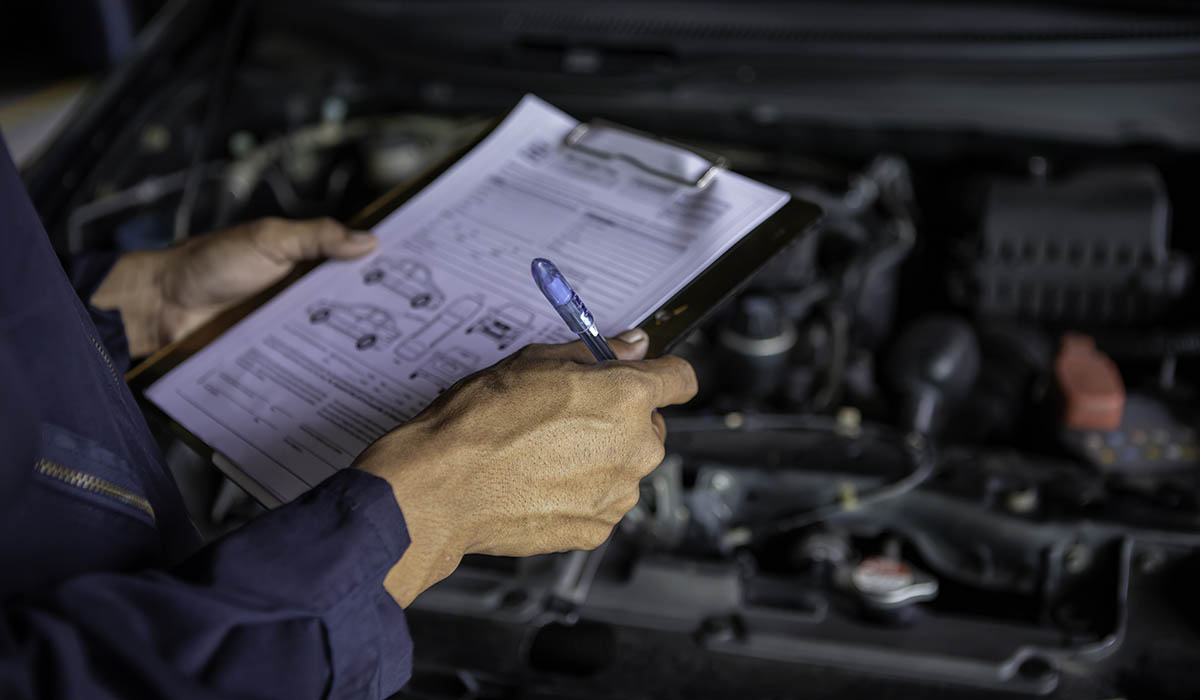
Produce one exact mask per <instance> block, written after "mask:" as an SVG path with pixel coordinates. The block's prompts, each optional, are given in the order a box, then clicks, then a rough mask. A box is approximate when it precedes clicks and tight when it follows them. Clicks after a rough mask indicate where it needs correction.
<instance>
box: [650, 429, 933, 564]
mask: <svg viewBox="0 0 1200 700" xmlns="http://www.w3.org/2000/svg"><path fill="white" fill-rule="evenodd" d="M743 421H744V422H743V424H742V428H741V429H742V430H745V429H747V428H750V429H760V430H761V429H774V430H789V429H790V430H809V431H820V432H830V433H836V434H839V435H843V436H845V435H846V434H847V427H846V426H844V425H842V424H840V423H838V422H837V421H836V420H834V419H832V418H826V417H821V416H745V417H744V418H743ZM678 422H679V421H675V422H672V426H671V429H672V432H673V433H678V432H680V430H681V429H682V430H683V431H685V432H686V431H687V428H688V426H687V424H686V423H685V424H684V425H682V426H681V425H678ZM853 436H854V437H856V438H862V437H866V438H869V439H875V440H880V441H884V442H892V443H898V444H899V445H900V446H901V447H902V449H903V451H904V454H905V455H906V456H907V457H908V461H909V462H910V464H911V466H912V470H911V471H910V472H909V473H908V474H906V475H905V476H904V477H902V478H900V479H898V480H896V481H894V482H892V483H890V484H885V485H883V486H880V487H878V488H875V489H872V490H870V491H867V492H865V493H863V494H860V495H857V496H856V497H855V498H854V499H853V500H852V501H850V502H845V501H842V502H837V503H829V504H827V505H824V506H819V507H817V508H813V509H810V510H806V511H803V512H800V513H794V514H792V515H785V516H782V517H780V518H776V519H773V520H771V521H768V522H764V523H758V524H754V525H747V526H743V527H737V528H733V529H731V530H729V531H728V532H727V533H725V535H724V536H723V537H722V538H721V542H720V545H721V548H722V549H725V550H731V549H735V548H737V547H742V546H745V545H748V544H750V543H751V542H755V541H757V540H760V539H762V538H765V537H773V536H777V535H782V534H785V533H788V532H792V531H795V530H799V529H801V528H805V527H809V526H810V525H815V524H816V523H819V522H821V521H823V520H828V519H829V518H832V517H835V516H837V515H839V514H841V513H846V512H852V511H858V510H862V509H863V508H869V507H871V506H873V505H876V504H878V503H881V502H883V501H887V500H890V499H893V498H896V497H898V496H902V495H904V494H906V493H910V492H912V491H913V490H915V489H916V488H918V487H919V486H921V485H922V484H924V483H925V482H926V481H928V480H929V478H930V477H932V476H933V475H934V474H935V473H936V472H937V458H936V454H935V451H934V449H933V446H932V445H931V444H930V443H929V441H928V440H926V439H925V437H924V436H922V435H920V434H918V433H910V434H908V435H903V436H902V435H900V434H899V433H897V432H896V431H894V430H891V429H889V428H886V427H884V426H868V425H863V426H859V427H857V428H856V429H854V432H853Z"/></svg>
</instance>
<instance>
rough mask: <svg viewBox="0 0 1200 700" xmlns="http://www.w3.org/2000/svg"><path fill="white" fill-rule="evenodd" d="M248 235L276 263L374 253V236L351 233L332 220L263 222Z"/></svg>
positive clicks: (272, 220) (276, 220)
mask: <svg viewBox="0 0 1200 700" xmlns="http://www.w3.org/2000/svg"><path fill="white" fill-rule="evenodd" d="M251 235H252V236H253V238H254V242H255V244H256V245H257V246H258V248H259V250H261V251H262V252H263V253H264V254H266V255H267V256H269V257H271V258H272V259H274V260H276V261H278V262H287V263H293V262H298V261H301V260H315V259H318V258H342V259H344V258H357V257H361V256H363V255H366V254H367V253H370V252H371V251H372V250H375V246H376V244H377V241H376V239H375V236H374V235H372V234H371V233H368V232H365V231H351V230H350V229H348V228H346V227H345V226H343V225H341V224H340V223H338V222H337V221H334V220H333V219H329V218H324V219H308V220H307V221H289V220H287V219H264V220H262V221H260V222H257V225H255V226H254V228H253V229H252V233H251Z"/></svg>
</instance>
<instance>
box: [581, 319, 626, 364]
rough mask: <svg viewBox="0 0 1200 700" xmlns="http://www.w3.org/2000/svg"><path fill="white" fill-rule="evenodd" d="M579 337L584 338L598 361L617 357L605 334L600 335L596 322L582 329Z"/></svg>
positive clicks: (584, 341) (584, 342)
mask: <svg viewBox="0 0 1200 700" xmlns="http://www.w3.org/2000/svg"><path fill="white" fill-rule="evenodd" d="M579 339H580V340H582V341H583V344H584V345H585V346H587V349H588V350H590V351H591V352H592V355H593V356H594V357H595V358H596V361H597V362H603V361H605V360H615V359H617V355H616V353H614V352H613V350H612V348H611V347H609V345H608V342H607V341H606V340H604V336H602V335H600V331H599V329H597V328H596V324H592V326H591V327H590V328H588V329H587V330H584V331H580V332H579Z"/></svg>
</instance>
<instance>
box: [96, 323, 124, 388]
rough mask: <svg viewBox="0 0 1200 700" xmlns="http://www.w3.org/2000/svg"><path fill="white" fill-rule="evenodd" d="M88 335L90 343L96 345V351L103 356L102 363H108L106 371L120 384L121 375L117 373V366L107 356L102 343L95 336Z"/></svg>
mask: <svg viewBox="0 0 1200 700" xmlns="http://www.w3.org/2000/svg"><path fill="white" fill-rule="evenodd" d="M88 337H89V338H91V340H92V345H94V346H96V352H98V353H100V357H101V358H103V360H104V364H106V365H108V371H109V373H110V374H112V378H113V381H114V382H116V383H117V384H120V383H121V376H120V375H119V374H117V368H116V366H115V365H114V364H113V361H112V358H110V357H109V356H108V351H107V350H105V349H104V345H103V344H101V343H100V341H99V340H97V339H96V336H94V335H90V334H89V335H88Z"/></svg>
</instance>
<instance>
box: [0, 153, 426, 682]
mask: <svg viewBox="0 0 1200 700" xmlns="http://www.w3.org/2000/svg"><path fill="white" fill-rule="evenodd" d="M95 262H96V261H90V262H88V263H84V264H78V265H75V264H72V263H71V262H70V261H68V262H67V267H68V271H69V273H70V276H68V274H66V273H64V269H63V265H62V263H60V261H59V260H58V258H57V257H56V256H55V254H54V252H53V250H52V248H51V246H50V243H49V240H48V239H47V236H46V233H45V231H44V229H43V228H42V225H41V222H40V221H39V219H38V217H37V214H36V213H35V212H34V210H33V206H32V204H31V203H30V201H29V198H28V196H27V195H26V194H25V191H24V188H23V187H22V185H21V182H20V180H19V178H18V175H17V170H16V168H15V166H14V165H13V163H12V159H11V158H10V157H9V155H8V151H7V148H5V147H4V145H3V142H2V141H0V526H2V528H0V533H2V534H0V599H2V600H3V610H2V611H0V615H2V617H0V697H3V698H43V697H45V698H251V697H253V698H266V697H284V698H291V699H299V698H324V697H338V698H341V697H347V698H377V697H386V696H387V695H390V694H392V693H394V692H395V691H397V690H398V689H399V688H400V686H401V685H403V683H404V682H405V681H406V680H407V679H408V677H409V674H410V672H411V657H412V643H411V640H410V639H409V636H408V630H407V627H406V625H405V621H404V613H403V611H402V610H401V608H400V607H399V606H398V605H397V604H396V602H395V601H394V600H393V599H392V598H391V597H390V596H389V595H388V594H387V593H386V591H384V589H383V577H384V575H385V574H386V573H387V571H388V570H389V569H390V568H391V567H392V565H394V564H395V563H396V562H397V561H398V560H399V558H400V556H401V554H402V553H403V552H404V550H405V548H406V547H407V546H408V542H409V540H408V533H407V530H406V529H405V527H404V519H403V517H402V515H401V513H400V508H399V506H398V505H397V504H396V500H395V497H394V496H393V494H392V491H391V488H390V487H389V485H388V484H387V483H386V482H384V481H383V480H381V479H378V478H376V477H374V476H371V475H368V474H365V473H362V472H358V471H356V470H346V471H343V472H341V473H339V474H338V475H336V476H334V477H333V478H331V479H329V480H328V481H326V482H325V483H323V484H321V485H320V486H318V487H317V488H315V489H313V491H312V492H310V493H309V494H307V495H306V496H304V497H302V498H301V499H298V500H297V501H296V502H294V503H292V504H290V505H287V506H284V507H282V508H279V509H277V510H275V511H273V512H271V513H268V514H266V515H264V516H263V517H261V518H258V519H257V520H255V521H253V522H251V523H250V524H249V525H247V526H245V527H244V528H242V529H240V530H239V531H237V532H235V533H233V534H232V535H229V536H227V537H225V538H223V539H221V540H219V541H217V542H215V543H212V544H209V545H207V546H204V547H201V546H200V545H201V542H200V539H199V536H198V535H197V532H196V530H195V529H194V527H193V526H192V524H191V523H190V521H189V520H188V518H187V515H186V513H185V511H184V508H183V502H182V500H181V498H180V495H179V492H178V490H177V489H176V487H175V483H174V482H173V481H172V479H171V476H170V474H169V473H168V472H167V470H166V468H165V466H164V465H163V461H162V457H161V455H160V453H159V450H158V448H157V446H156V445H155V443H154V441H153V439H152V437H151V435H150V433H149V431H148V430H147V427H146V423H145V421H144V419H143V417H142V415H141V413H140V412H139V411H138V408H137V405H136V404H135V402H134V399H133V396H132V395H131V394H130V392H129V389H128V388H127V387H126V385H125V382H124V381H123V380H122V371H123V369H124V367H125V365H126V364H127V363H128V358H127V357H126V356H123V355H124V350H123V348H124V332H123V329H122V328H121V326H120V318H119V315H117V314H116V313H115V312H114V313H104V312H99V311H96V310H95V309H90V308H89V307H87V306H85V304H84V303H83V302H81V301H80V296H81V295H82V296H83V298H84V299H87V298H88V297H89V296H90V294H91V292H92V291H93V290H94V288H95V287H96V286H98V284H99V282H100V279H101V278H102V277H103V275H104V274H105V273H106V272H107V266H106V265H105V264H103V262H101V263H100V264H95ZM73 282H74V285H73Z"/></svg>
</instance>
